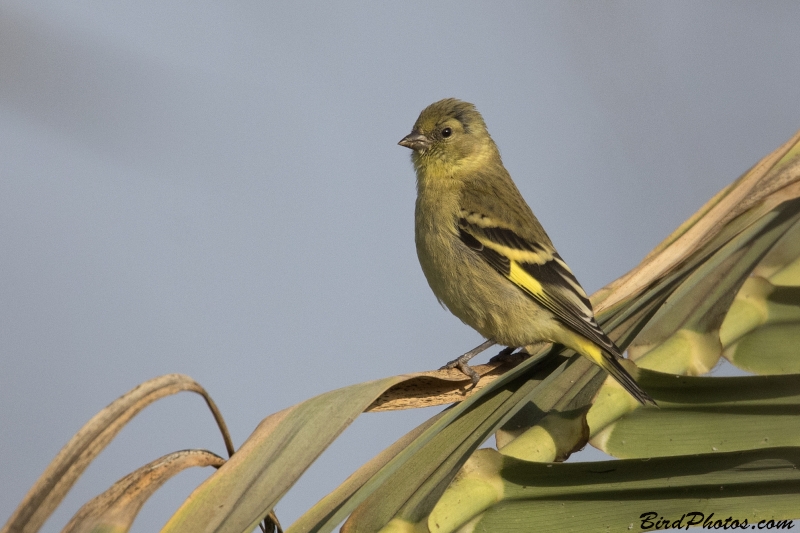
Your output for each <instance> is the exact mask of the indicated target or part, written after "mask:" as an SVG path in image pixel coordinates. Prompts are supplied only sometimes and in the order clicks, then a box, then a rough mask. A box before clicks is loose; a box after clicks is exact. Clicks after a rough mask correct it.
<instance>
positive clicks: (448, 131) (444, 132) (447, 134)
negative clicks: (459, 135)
mask: <svg viewBox="0 0 800 533" xmlns="http://www.w3.org/2000/svg"><path fill="white" fill-rule="evenodd" d="M452 134H453V130H452V129H450V128H445V129H443V130H442V137H450V136H451V135H452Z"/></svg>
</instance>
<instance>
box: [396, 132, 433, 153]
mask: <svg viewBox="0 0 800 533" xmlns="http://www.w3.org/2000/svg"><path fill="white" fill-rule="evenodd" d="M397 144H399V145H400V146H405V147H406V148H411V149H412V150H415V151H419V150H425V149H427V148H428V147H429V146H430V145H431V140H430V139H428V138H427V137H425V136H424V135H423V134H421V133H419V132H416V131H412V132H411V133H409V134H408V135H406V136H405V137H403V138H402V139H401V140H400V142H399V143H397Z"/></svg>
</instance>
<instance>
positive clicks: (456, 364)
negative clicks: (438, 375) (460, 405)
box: [441, 354, 481, 389]
mask: <svg viewBox="0 0 800 533" xmlns="http://www.w3.org/2000/svg"><path fill="white" fill-rule="evenodd" d="M464 355H467V354H464ZM464 355H462V356H461V357H459V358H457V359H453V360H452V361H450V362H449V363H447V364H446V365H444V366H443V367H442V368H441V369H442V370H452V369H453V368H458V369H459V370H461V371H462V372H463V373H464V374H465V375H467V376H468V377H469V379H470V380H472V386H471V387H470V389H474V388H475V386H476V385H477V384H478V382H479V381H480V380H481V377H480V376H479V375H478V373H477V372H475V370H473V369H472V367H471V366H469V364H467V361H469V360H470V359H471V358H470V357H466V358H465V357H464Z"/></svg>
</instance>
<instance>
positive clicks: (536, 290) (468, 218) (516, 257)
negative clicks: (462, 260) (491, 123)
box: [458, 212, 621, 355]
mask: <svg viewBox="0 0 800 533" xmlns="http://www.w3.org/2000/svg"><path fill="white" fill-rule="evenodd" d="M461 215H462V216H461V218H460V219H459V221H458V228H459V236H460V238H461V241H462V242H463V243H464V244H466V245H467V246H468V247H469V248H470V249H472V250H474V251H475V253H477V254H479V255H481V257H483V259H484V260H486V261H487V262H488V263H489V264H490V265H491V266H492V267H493V268H494V269H495V270H497V272H499V273H500V274H502V275H503V276H505V277H506V278H508V280H509V281H511V282H512V283H514V284H515V285H516V286H517V287H519V288H520V290H522V291H523V292H525V294H527V295H528V296H529V297H530V298H532V299H533V300H534V301H535V302H537V303H538V304H539V305H541V306H542V307H544V308H545V309H547V310H549V311H550V312H551V313H553V314H554V315H555V316H556V317H557V318H558V319H559V320H560V321H561V322H562V323H564V324H565V325H566V326H568V327H569V328H571V329H572V330H574V331H575V332H576V333H580V334H581V335H583V336H584V337H586V338H587V339H589V340H591V341H592V342H594V343H596V344H597V345H598V346H600V347H601V348H602V349H604V350H607V351H609V352H611V353H613V354H616V355H621V354H620V350H619V348H617V346H616V345H615V344H614V342H613V341H611V339H609V338H608V336H607V335H606V334H605V333H604V332H603V330H602V329H600V327H599V326H598V325H597V322H596V321H595V318H594V312H593V311H592V304H591V302H589V298H588V297H587V296H586V293H585V292H584V290H583V288H582V287H581V286H580V284H579V283H578V280H577V279H575V276H574V275H573V274H572V271H570V269H569V267H568V266H567V264H566V263H564V260H563V259H561V257H560V256H559V255H558V253H557V252H556V251H555V250H554V249H553V248H552V246H551V245H550V244H549V242H546V243H538V242H532V241H531V240H528V239H525V238H523V237H520V236H519V235H518V234H516V233H515V232H514V231H512V230H510V229H508V228H503V227H499V226H497V225H494V224H493V223H492V221H491V220H490V219H488V218H487V217H485V216H481V215H477V214H475V213H467V212H462V214H461Z"/></svg>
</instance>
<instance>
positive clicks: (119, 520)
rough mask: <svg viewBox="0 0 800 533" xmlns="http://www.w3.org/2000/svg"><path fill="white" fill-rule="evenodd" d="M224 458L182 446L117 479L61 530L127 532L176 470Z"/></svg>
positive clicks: (73, 532) (65, 532)
mask: <svg viewBox="0 0 800 533" xmlns="http://www.w3.org/2000/svg"><path fill="white" fill-rule="evenodd" d="M223 463H225V459H223V458H222V457H220V456H219V455H216V454H214V453H211V452H209V451H206V450H182V451H179V452H173V453H171V454H168V455H165V456H164V457H161V458H159V459H156V460H155V461H153V462H151V463H148V464H146V465H145V466H143V467H141V468H139V469H138V470H136V471H134V472H132V473H130V474H128V475H127V476H125V477H124V478H122V479H120V480H119V481H117V482H116V483H114V485H112V486H111V488H109V489H108V490H107V491H105V492H104V493H102V494H100V495H99V496H97V497H95V498H93V499H91V500H89V501H88V502H87V503H86V504H85V505H84V506H83V507H81V508H80V510H79V511H78V512H77V513H76V514H75V516H73V517H72V520H70V522H69V524H67V526H66V527H65V528H64V529H63V530H62V533H91V532H92V531H104V532H105V531H107V532H114V533H117V532H120V533H123V532H126V531H128V530H130V528H131V525H132V524H133V521H134V519H135V518H136V515H137V514H138V513H139V510H140V509H141V508H142V505H144V504H145V502H146V501H147V499H148V498H150V496H152V495H153V493H154V492H155V491H157V490H158V489H159V488H160V487H161V486H162V485H163V484H164V483H166V482H167V481H168V480H169V479H170V478H172V477H173V476H175V475H176V474H178V473H179V472H181V471H183V470H185V469H187V468H190V467H193V466H214V467H217V468H219V467H220V466H222V465H223Z"/></svg>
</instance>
